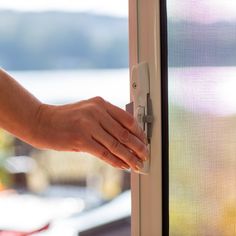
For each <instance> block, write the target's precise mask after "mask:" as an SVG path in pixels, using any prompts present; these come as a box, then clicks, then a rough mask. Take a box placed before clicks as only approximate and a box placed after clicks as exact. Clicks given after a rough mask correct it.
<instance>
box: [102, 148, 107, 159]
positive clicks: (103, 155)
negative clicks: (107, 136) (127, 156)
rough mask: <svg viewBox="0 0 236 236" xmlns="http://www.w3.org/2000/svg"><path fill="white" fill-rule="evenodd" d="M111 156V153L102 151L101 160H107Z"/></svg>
mask: <svg viewBox="0 0 236 236" xmlns="http://www.w3.org/2000/svg"><path fill="white" fill-rule="evenodd" d="M108 156H109V151H108V150H107V149H104V150H102V152H101V158H102V160H104V159H106V158H107V157H108Z"/></svg>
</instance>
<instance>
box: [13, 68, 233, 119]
mask: <svg viewBox="0 0 236 236" xmlns="http://www.w3.org/2000/svg"><path fill="white" fill-rule="evenodd" d="M11 74H12V75H13V76H14V78H15V79H16V80H18V81H19V82H20V83H21V84H22V85H23V86H25V87H26V88H27V89H28V90H29V91H30V92H31V93H33V94H34V95H36V96H37V97H38V98H39V99H40V100H42V101H43V102H48V103H53V104H58V103H66V102H75V101H79V100H81V99H87V98H90V97H94V96H102V97H104V98H105V99H107V100H109V101H110V102H112V103H114V104H116V105H118V106H120V107H124V106H125V104H126V103H128V102H129V71H128V69H120V70H81V71H28V72H12V73H11ZM235 77H236V67H193V68H170V69H169V98H170V102H171V103H173V104H175V105H178V106H181V107H183V108H185V109H187V110H189V109H190V110H192V109H193V108H194V109H195V110H196V112H203V113H204V112H205V113H213V114H215V115H216V114H217V115H230V114H234V113H236V89H235V88H236V79H235ZM186 98H188V99H186Z"/></svg>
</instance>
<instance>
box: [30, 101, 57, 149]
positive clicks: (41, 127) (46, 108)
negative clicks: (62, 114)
mask: <svg viewBox="0 0 236 236" xmlns="http://www.w3.org/2000/svg"><path fill="white" fill-rule="evenodd" d="M53 108H54V106H52V105H48V104H44V103H40V104H39V106H38V108H37V110H36V113H35V118H34V125H33V128H32V143H33V146H35V147H36V148H42V149H47V148H50V146H49V143H50V142H49V140H50V139H52V138H53V137H51V136H52V131H51V130H52V116H53Z"/></svg>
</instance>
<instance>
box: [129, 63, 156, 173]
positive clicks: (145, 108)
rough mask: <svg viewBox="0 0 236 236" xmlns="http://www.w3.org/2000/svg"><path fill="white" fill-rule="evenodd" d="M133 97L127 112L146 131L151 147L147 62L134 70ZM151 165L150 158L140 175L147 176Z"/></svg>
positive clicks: (150, 111) (132, 76)
mask: <svg viewBox="0 0 236 236" xmlns="http://www.w3.org/2000/svg"><path fill="white" fill-rule="evenodd" d="M131 95H132V102H131V103H130V104H128V105H126V110H127V111H129V112H130V113H132V114H133V115H134V117H135V118H136V119H137V121H138V124H139V125H140V127H142V129H143V130H144V131H145V133H146V135H147V138H148V142H149V146H150V142H151V137H152V125H153V121H154V118H153V112H152V101H151V98H150V79H149V70H148V64H147V63H145V62H143V63H140V64H138V65H135V66H134V67H133V68H132V74H131ZM149 148H150V147H149ZM149 165H150V158H149V160H148V161H146V162H145V163H144V168H143V169H142V170H141V171H140V173H144V174H145V173H146V174H147V173H148V172H149Z"/></svg>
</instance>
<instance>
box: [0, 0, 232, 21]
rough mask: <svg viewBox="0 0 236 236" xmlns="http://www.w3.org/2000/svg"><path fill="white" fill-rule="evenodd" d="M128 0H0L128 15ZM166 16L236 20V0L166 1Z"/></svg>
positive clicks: (18, 6)
mask: <svg viewBox="0 0 236 236" xmlns="http://www.w3.org/2000/svg"><path fill="white" fill-rule="evenodd" d="M128 2H129V0H117V1H114V0H33V1H27V0H6V1H4V0H2V1H0V9H3V8H8V9H14V10H23V11H25V10H36V11H40V10H68V11H90V12H95V13H101V14H108V15H115V16H125V17H127V16H128ZM167 5H168V15H169V17H172V18H175V19H176V20H188V21H196V22H202V23H214V22H217V21H232V20H236V0H167Z"/></svg>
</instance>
